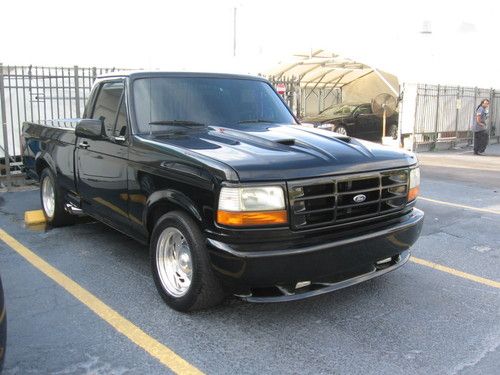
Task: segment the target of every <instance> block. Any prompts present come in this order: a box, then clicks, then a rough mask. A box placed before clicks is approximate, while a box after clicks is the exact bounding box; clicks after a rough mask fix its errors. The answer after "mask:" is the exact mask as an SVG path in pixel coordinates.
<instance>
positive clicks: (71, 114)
mask: <svg viewBox="0 0 500 375" xmlns="http://www.w3.org/2000/svg"><path fill="white" fill-rule="evenodd" d="M68 95H69V117H71V118H73V103H72V102H73V98H72V96H71V70H70V69H69V68H68Z"/></svg>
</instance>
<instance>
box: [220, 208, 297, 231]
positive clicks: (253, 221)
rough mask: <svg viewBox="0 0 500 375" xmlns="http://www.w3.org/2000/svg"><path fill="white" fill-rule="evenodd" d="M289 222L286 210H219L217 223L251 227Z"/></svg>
mask: <svg viewBox="0 0 500 375" xmlns="http://www.w3.org/2000/svg"><path fill="white" fill-rule="evenodd" d="M287 222H288V219H287V215H286V210H283V211H247V212H232V211H222V210H218V211H217V223H219V224H221V225H227V226H231V227H250V226H259V225H279V224H286V223H287Z"/></svg>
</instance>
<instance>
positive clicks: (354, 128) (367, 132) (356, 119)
mask: <svg viewBox="0 0 500 375" xmlns="http://www.w3.org/2000/svg"><path fill="white" fill-rule="evenodd" d="M386 121H387V122H386V129H385V136H387V137H392V138H393V139H396V138H397V136H398V113H397V112H396V113H394V114H393V115H392V116H389V117H387V120H386ZM302 122H306V123H312V124H314V125H315V127H318V128H323V129H330V130H332V131H334V132H337V133H340V134H342V135H348V136H351V137H356V138H361V139H366V140H368V141H376V142H380V141H381V138H382V117H381V116H377V115H376V114H374V113H373V111H372V106H371V104H370V103H362V104H350V103H342V104H338V105H335V106H332V107H330V108H328V109H326V110H323V111H322V112H320V113H319V114H318V115H315V116H307V117H304V118H303V119H302Z"/></svg>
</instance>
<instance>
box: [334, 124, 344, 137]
mask: <svg viewBox="0 0 500 375" xmlns="http://www.w3.org/2000/svg"><path fill="white" fill-rule="evenodd" d="M333 131H334V132H335V133H339V134H342V135H347V129H346V128H345V126H343V125H336V126H335V128H334V130H333Z"/></svg>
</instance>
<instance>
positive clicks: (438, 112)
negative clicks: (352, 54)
mask: <svg viewBox="0 0 500 375" xmlns="http://www.w3.org/2000/svg"><path fill="white" fill-rule="evenodd" d="M114 70H116V69H115V68H95V67H90V68H82V67H78V66H73V67H40V66H6V65H3V64H1V63H0V119H1V126H0V177H2V176H3V177H4V178H5V176H7V177H10V176H12V175H15V174H20V173H21V167H22V161H21V155H22V152H23V150H22V147H23V143H22V140H21V133H22V129H21V128H22V123H23V122H24V121H33V122H40V123H46V124H50V123H51V121H53V119H68V118H79V117H81V115H82V114H83V110H84V106H85V102H86V100H87V97H88V95H89V93H90V90H91V88H92V84H93V82H94V80H95V79H96V77H97V76H98V75H100V74H103V73H106V72H110V71H114ZM269 80H270V81H271V83H272V84H274V85H277V84H278V83H283V84H285V88H286V89H285V93H284V94H283V98H284V99H285V101H286V102H287V104H288V105H289V106H290V108H291V109H292V111H293V112H294V113H295V114H296V115H297V116H298V117H299V118H303V117H304V116H307V115H309V114H317V113H319V112H321V111H322V110H323V109H325V108H327V107H329V106H331V105H333V104H337V103H340V102H341V101H342V90H341V89H340V88H337V87H335V86H333V87H326V86H322V85H321V84H316V85H314V86H312V87H308V86H305V87H301V85H300V84H299V80H298V79H295V78H289V79H277V78H274V77H269ZM411 86H412V87H413V88H412V90H414V91H413V93H412V95H408V92H405V91H408V87H407V88H405V87H404V85H403V94H404V95H403V101H402V103H401V108H400V128H401V129H403V131H402V133H403V136H404V135H405V133H406V134H407V135H408V133H411V132H412V133H413V134H412V140H413V146H412V147H416V146H418V145H425V144H430V145H435V144H437V143H438V142H439V141H442V140H447V139H453V140H455V142H458V141H467V142H471V141H472V133H471V129H470V125H471V122H472V118H473V114H474V110H475V108H476V107H477V105H478V103H479V102H480V100H481V99H483V98H488V99H490V103H491V105H490V117H489V120H488V121H489V125H490V131H491V133H490V137H495V138H496V141H497V142H498V141H499V138H498V134H499V133H500V131H499V129H498V125H497V122H498V121H497V120H499V119H500V93H497V92H495V90H491V89H479V88H471V87H456V86H439V85H424V84H418V85H411ZM409 97H411V99H408V98H409ZM401 111H403V112H405V111H406V113H405V116H401V113H402V112H401ZM403 118H404V120H403ZM63 124H64V123H60V124H58V126H63ZM405 129H406V131H405Z"/></svg>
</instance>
